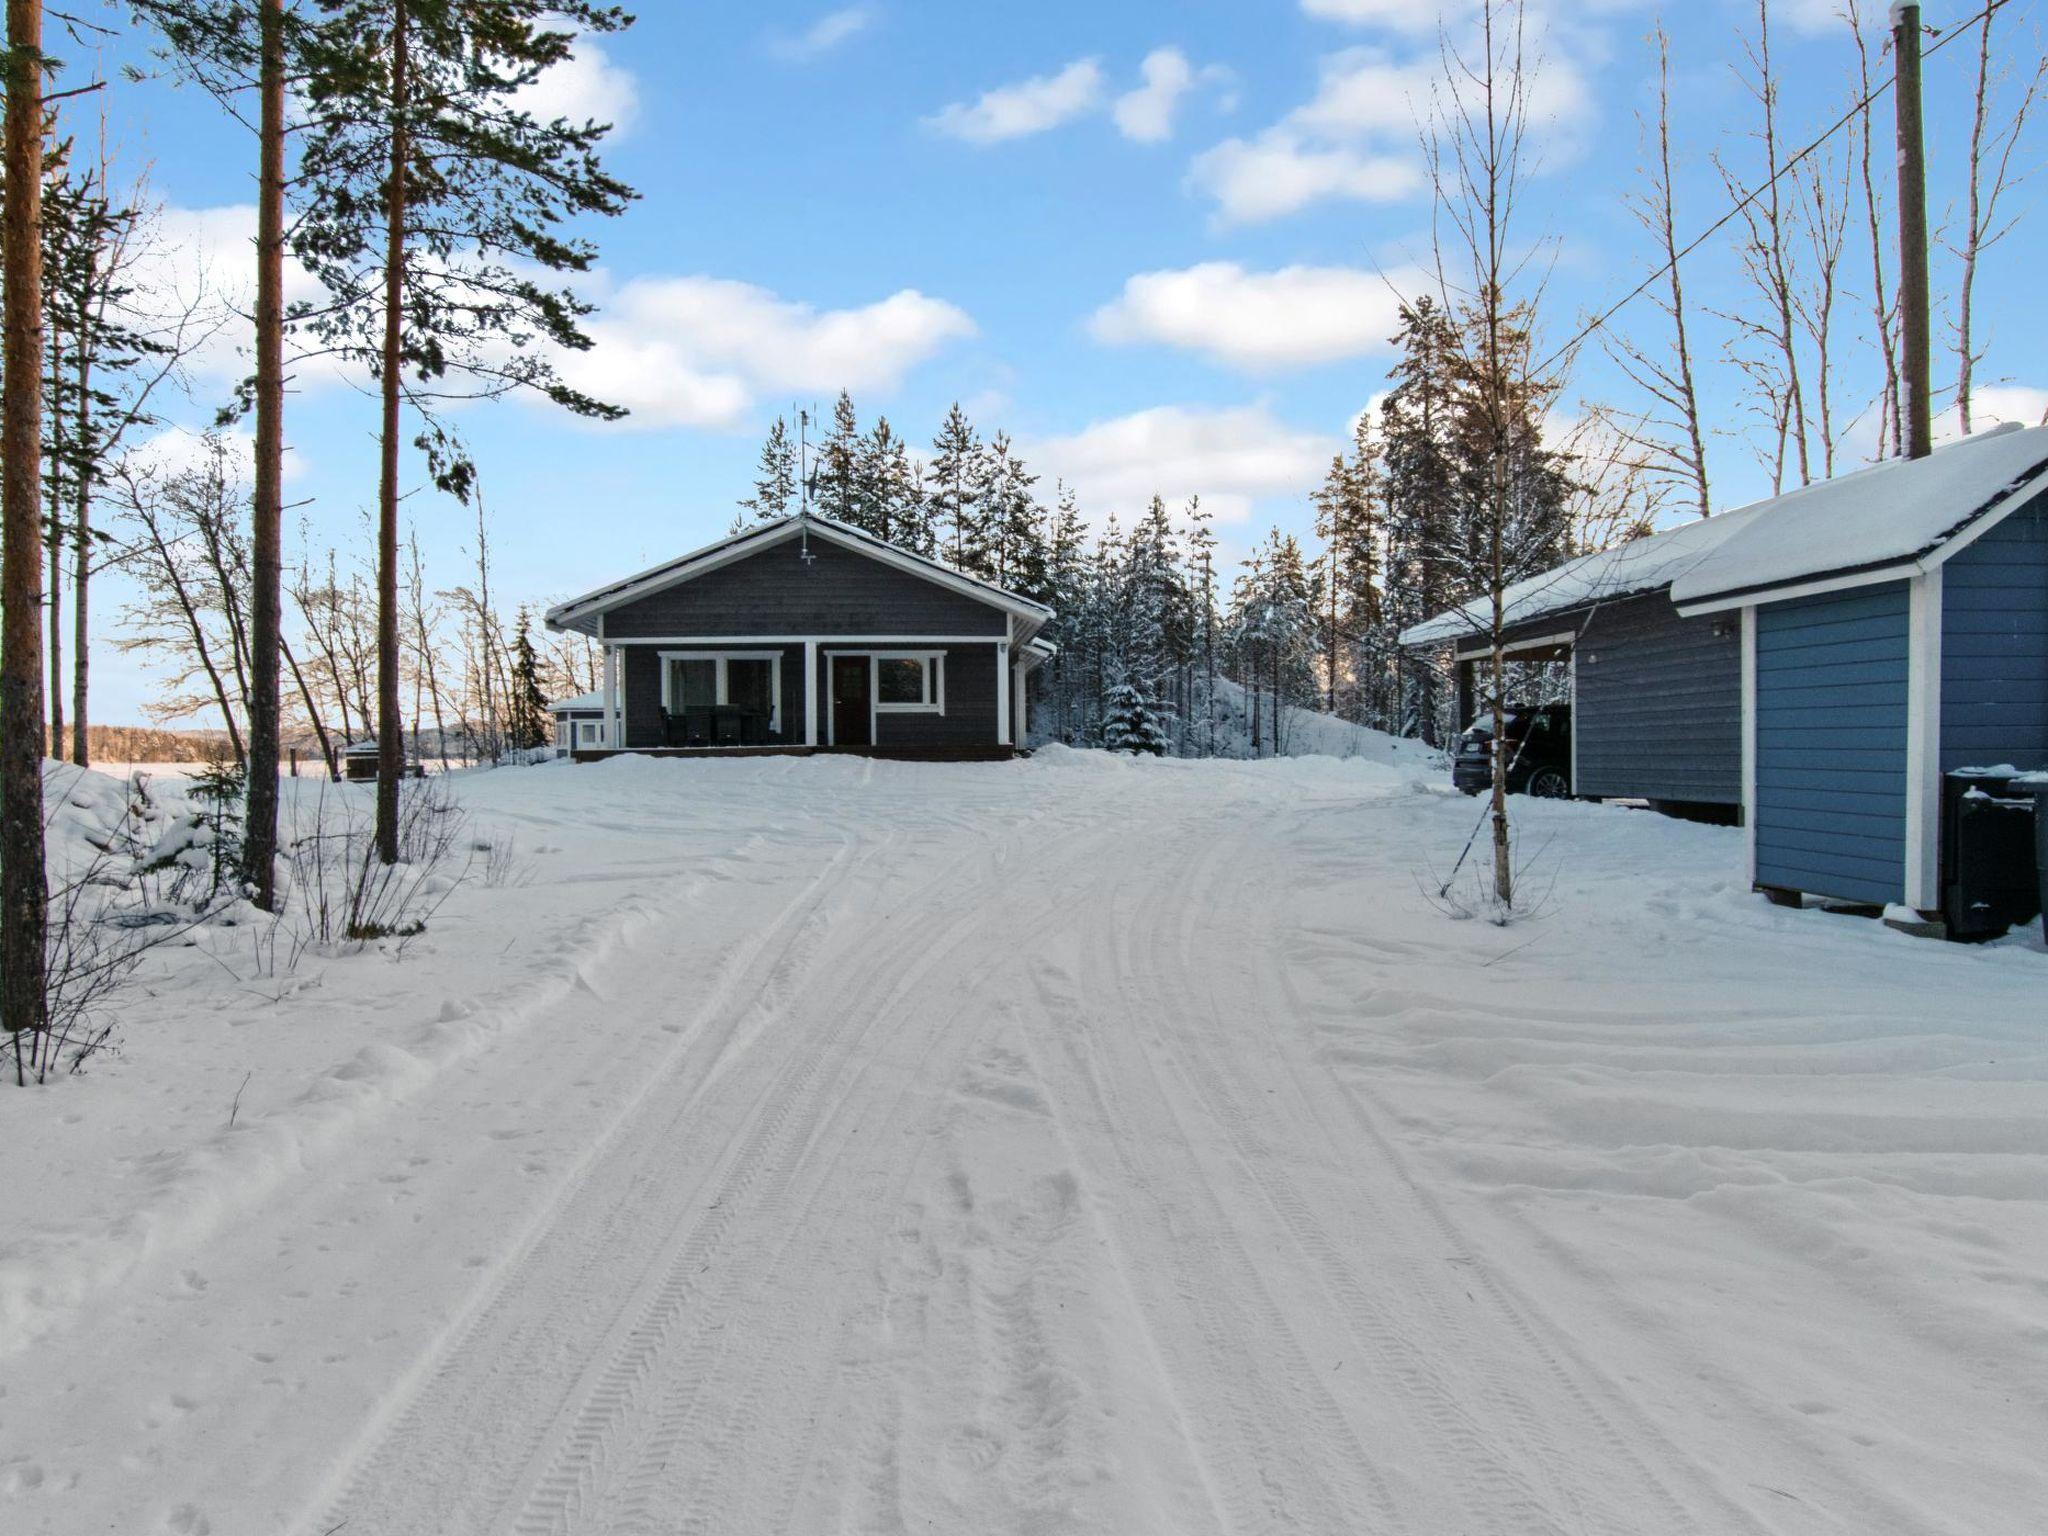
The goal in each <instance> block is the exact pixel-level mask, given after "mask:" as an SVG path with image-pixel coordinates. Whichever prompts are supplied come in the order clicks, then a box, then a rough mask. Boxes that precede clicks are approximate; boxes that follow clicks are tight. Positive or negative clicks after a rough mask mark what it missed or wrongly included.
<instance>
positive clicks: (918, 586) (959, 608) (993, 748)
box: [547, 515, 1052, 757]
mask: <svg viewBox="0 0 2048 1536" xmlns="http://www.w3.org/2000/svg"><path fill="white" fill-rule="evenodd" d="M1051 617H1052V612H1051V610H1050V609H1048V608H1046V607H1045V606H1044V605H1043V604H1041V603H1036V602H1033V601H1032V600H1030V599H1028V598H1024V597H1020V596H1018V595H1017V594H1015V593H1013V592H1008V591H1005V590H1003V589H1002V588H1000V587H997V586H994V585H992V584H990V583H988V582H984V581H979V580H976V579H975V578H973V577H970V576H965V575H963V574H961V573H960V572H958V571H955V570H952V569H951V568H950V567H947V566H945V565H942V564H940V563H939V562H937V561H935V560H930V559H927V558H925V557H924V556H921V555H917V554H913V553H911V552H910V551H907V550H903V549H899V548H897V547H895V546H893V545H890V544H887V543H884V542H883V541H881V540H879V539H876V538H874V537H872V536H871V535H868V534H866V533H863V532H861V531H859V530H857V529H853V528H849V527H847V526H845V525H844V524H841V523H838V522H835V521H833V520H831V519H828V518H823V517H818V516H816V515H805V516H798V517H789V518H782V519H777V520H775V521H773V522H769V523H764V524H762V525H760V526H759V527H757V528H751V529H748V530H746V531H745V532H743V533H740V534H737V535H735V536H734V537H732V538H729V539H725V540H721V541H720V542H719V543H717V544H713V545H710V546H708V547H706V548H704V549H701V550H698V551H696V552H694V553H692V554H689V555H685V556H683V557H682V558H681V559H678V560H673V561H669V562H667V563H666V564H664V565H661V566H657V567H655V568H654V569H653V570H650V571H645V572H642V573H641V574H639V575H637V576H634V577H630V578H628V579H626V580H624V581H621V582H617V583H615V584H613V585H612V586H609V587H604V588H600V589H598V590H597V591H595V592H592V593H589V594H586V595H585V596H583V597H581V598H578V599H576V600H575V601H574V602H570V603H564V604H562V605H561V606H559V607H557V608H555V609H552V610H550V612H549V613H548V616H547V622H548V625H549V627H550V628H553V629H559V630H575V631H577V632H580V633H582V634H585V635H589V636H591V637H592V638H593V639H595V640H596V641H597V642H598V643H599V645H600V647H601V648H602V650H603V655H604V677H605V682H604V687H603V689H601V690H600V692H601V696H602V698H603V701H604V718H605V720H606V722H607V729H608V733H609V734H608V740H609V741H610V742H611V743H612V744H613V750H623V751H629V752H694V751H706V752H710V751H727V750H733V749H743V750H754V751H776V750H780V751H825V750H838V751H856V752H866V753H872V754H876V755H883V756H907V757H996V756H1005V755H1008V754H1009V753H1010V752H1012V751H1013V750H1014V749H1015V748H1016V747H1017V746H1018V745H1019V744H1021V743H1022V742H1023V740H1024V737H1025V727H1026V718H1025V711H1026V696H1027V691H1028V690H1027V679H1028V677H1029V675H1030V673H1031V671H1032V670H1033V669H1034V668H1035V667H1036V666H1037V665H1038V664H1039V663H1040V662H1041V661H1043V660H1044V659H1046V658H1047V657H1048V656H1050V655H1051V654H1052V650H1051V647H1050V646H1049V645H1048V644H1046V643H1045V642H1044V641H1043V640H1041V639H1040V638H1039V631H1040V630H1042V629H1043V628H1044V626H1045V624H1046V623H1047V622H1048V621H1049V620H1050V619H1051Z"/></svg>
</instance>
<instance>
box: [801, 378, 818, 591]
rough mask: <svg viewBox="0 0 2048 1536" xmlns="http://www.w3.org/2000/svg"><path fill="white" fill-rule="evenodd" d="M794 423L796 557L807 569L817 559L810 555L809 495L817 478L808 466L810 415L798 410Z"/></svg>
mask: <svg viewBox="0 0 2048 1536" xmlns="http://www.w3.org/2000/svg"><path fill="white" fill-rule="evenodd" d="M796 423H797V425H796V483H797V502H796V526H797V551H796V557H797V559H799V560H801V561H803V563H804V564H805V566H807V567H808V566H811V565H814V564H816V562H817V559H818V557H817V556H816V555H814V554H812V553H811V494H812V492H813V491H814V490H815V489H816V488H817V478H818V477H817V475H816V473H815V472H814V471H813V470H812V469H811V466H810V453H811V448H810V444H811V413H810V412H809V411H806V410H801V409H799V410H798V411H797V413H796Z"/></svg>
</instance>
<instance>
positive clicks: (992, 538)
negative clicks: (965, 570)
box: [977, 432, 1045, 592]
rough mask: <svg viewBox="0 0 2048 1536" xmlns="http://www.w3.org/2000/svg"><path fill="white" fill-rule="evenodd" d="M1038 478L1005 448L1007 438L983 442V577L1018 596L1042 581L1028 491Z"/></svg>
mask: <svg viewBox="0 0 2048 1536" xmlns="http://www.w3.org/2000/svg"><path fill="white" fill-rule="evenodd" d="M1037 483H1038V476H1036V475H1034V474H1032V473H1031V472H1030V471H1029V470H1027V469H1026V468H1025V467H1024V461H1023V460H1022V459H1021V458H1019V457H1018V456H1017V451H1016V449H1015V448H1014V447H1013V446H1012V445H1011V443H1010V437H1009V434H1008V433H1006V432H998V433H997V434H996V435H995V436H994V438H992V439H991V440H990V441H989V444H988V449H987V452H986V454H985V456H984V459H983V474H982V482H981V484H982V514H981V529H982V540H981V543H982V562H983V565H984V567H985V569H984V570H983V571H981V572H979V573H977V574H982V575H986V576H987V577H988V579H989V580H991V581H993V582H994V583H995V584H996V585H997V586H999V587H1007V588H1009V589H1011V590H1013V591H1017V592H1022V591H1024V586H1025V585H1042V584H1043V582H1044V575H1045V572H1044V567H1045V560H1044V551H1043V550H1042V549H1039V548H1037V547H1036V546H1037V543H1038V503H1037V502H1036V501H1035V500H1034V499H1033V498H1032V495H1031V487H1032V486H1034V485H1036V484H1037Z"/></svg>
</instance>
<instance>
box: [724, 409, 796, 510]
mask: <svg viewBox="0 0 2048 1536" xmlns="http://www.w3.org/2000/svg"><path fill="white" fill-rule="evenodd" d="M795 502H796V444H795V443H792V442H791V441H790V440H789V424H788V423H787V422H785V421H784V420H783V419H782V418H781V417H780V416H778V417H776V418H775V425H774V426H772V427H770V428H769V429H768V440H767V441H766V442H764V443H763V444H762V445H761V462H760V466H759V468H758V470H757V472H756V474H755V477H754V494H753V495H751V496H749V497H747V498H746V499H745V500H744V501H742V502H741V503H740V516H739V517H737V518H735V519H734V520H733V525H732V531H733V532H734V533H739V532H741V531H743V530H744V529H745V527H746V525H747V521H748V518H747V514H748V513H752V514H753V521H755V522H763V523H765V522H769V521H771V520H772V519H774V518H778V517H787V516H788V515H789V512H790V509H791V508H792V507H793V506H794V505H795Z"/></svg>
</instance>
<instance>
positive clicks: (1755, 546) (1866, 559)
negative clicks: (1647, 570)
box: [1671, 425, 2048, 614]
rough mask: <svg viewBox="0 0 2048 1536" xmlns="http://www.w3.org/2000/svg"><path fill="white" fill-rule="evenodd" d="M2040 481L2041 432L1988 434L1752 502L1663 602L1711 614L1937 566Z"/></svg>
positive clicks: (2046, 432) (2046, 448)
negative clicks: (1736, 527) (1730, 533)
mask: <svg viewBox="0 0 2048 1536" xmlns="http://www.w3.org/2000/svg"><path fill="white" fill-rule="evenodd" d="M2043 485H2048V427H2025V428H2022V427H2018V426H2010V425H2008V426H2002V427H1996V428H1994V429H1992V430H1991V431H1989V432H1979V433H1977V434H1976V435H1974V436H1972V437H1966V438H1963V439H1962V440H1961V441H1960V442H1954V443H1950V444H1948V445H1947V446H1946V447H1942V448H1937V449H1935V451H1934V452H1933V453H1931V454H1929V455H1928V456H1927V457H1926V458H1924V459H1892V460H1888V461H1887V462H1885V463H1883V464H1876V465H1872V466H1871V467H1870V468H1868V469H1860V470H1857V471H1856V472H1855V473H1854V474H1848V475H1842V476H1839V477H1838V478H1836V479H1833V480H1825V481H1822V482H1820V483H1819V484H1817V485H1809V486H1804V487H1802V488H1801V489H1799V490H1796V491H1790V492H1787V493H1786V494H1785V495H1783V496H1780V497H1777V498H1776V499H1775V500H1772V501H1765V502H1759V503H1758V504H1757V505H1756V506H1755V507H1753V508H1751V509H1750V510H1751V511H1752V512H1753V513H1754V514H1755V515H1754V516H1753V517H1752V518H1751V519H1750V520H1749V523H1748V525H1747V526H1746V527H1744V528H1743V529H1742V530H1740V532H1738V533H1737V534H1736V535H1735V536H1734V537H1733V538H1730V539H1728V540H1726V541H1724V542H1723V543H1722V544H1721V545H1720V547H1719V548H1717V549H1716V550H1714V551H1713V552H1712V553H1711V554H1710V555H1708V557H1707V558H1706V559H1704V560H1701V561H1700V562H1699V563H1697V564H1696V565H1694V566H1693V567H1692V568H1691V569H1689V570H1688V571H1686V573H1685V574H1684V575H1682V576H1680V577H1679V578H1678V579H1677V580H1676V581H1675V582H1674V583H1673V584H1672V588H1671V600H1672V601H1673V602H1674V603H1676V604H1677V605H1678V607H1679V610H1680V611H1681V612H1683V613H1689V614H1690V613H1711V612H1713V611H1715V610H1716V609H1722V608H1735V607H1741V606H1743V605H1744V604H1746V603H1751V602H1755V601H1756V600H1758V599H1759V598H1765V597H1793V596H1797V595H1800V594H1801V593H1803V592H1805V591H1808V590H1810V589H1813V588H1816V587H1825V588H1830V589H1832V588H1835V587H1850V586H1862V585H1867V584H1869V583H1873V582H1880V581H1896V580H1899V579H1901V578H1902V577H1907V576H1917V575H1920V574H1922V573H1923V572H1926V571H1929V570H1932V569H1934V568H1935V567H1936V566H1938V565H1940V564H1941V563H1942V562H1943V561H1945V560H1946V559H1947V558H1948V557H1949V556H1950V555H1951V554H1953V553H1954V552H1955V551H1956V550H1958V549H1960V548H1962V547H1963V546H1964V545H1966V544H1968V543H1969V542H1970V541H1971V540H1973V539H1975V538H1976V537H1977V535H1979V534H1981V533H1983V532H1985V531H1986V530H1987V529H1989V528H1991V527H1992V526H1993V525H1995V524H1996V523H1998V522H1999V521H2000V520H2001V519H2002V518H2003V517H2004V516H2005V515H2006V514H2007V513H2009V512H2011V511H2014V510H2015V509H2016V508H2018V507H2019V506H2020V505H2021V504H2022V503H2024V502H2026V501H2028V500H2030V499H2031V498H2032V497H2033V496H2034V495H2035V493H2036V492H2038V491H2039V490H2040V489H2041V487H2042V486H2043Z"/></svg>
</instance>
